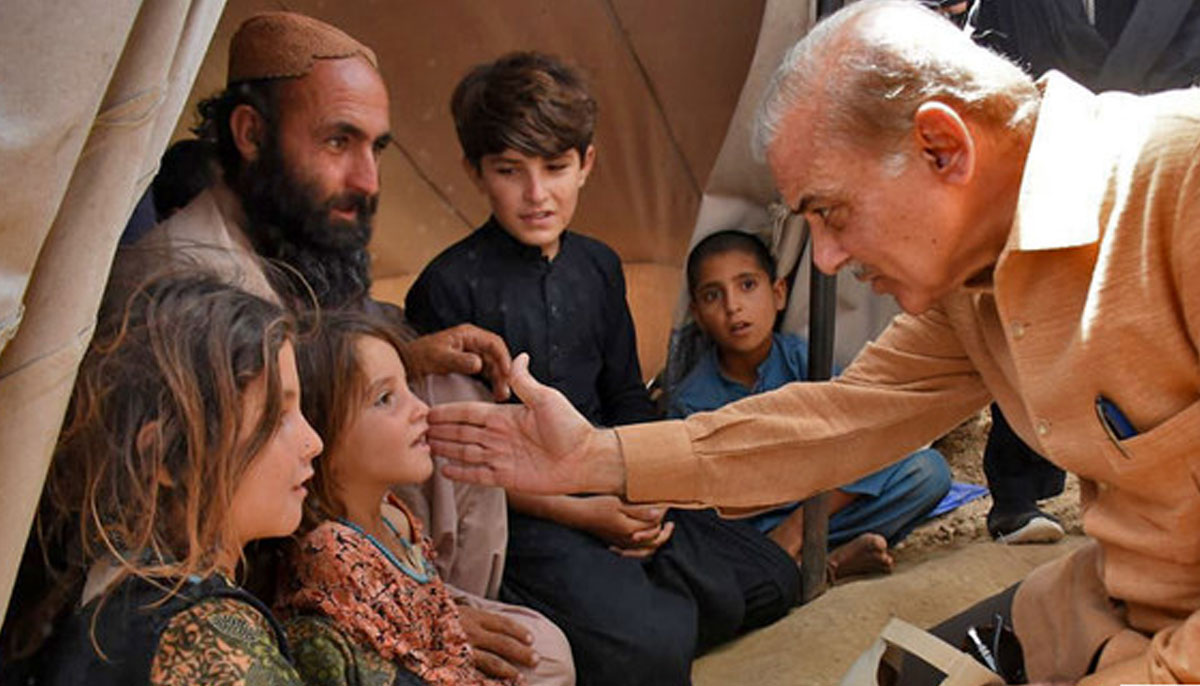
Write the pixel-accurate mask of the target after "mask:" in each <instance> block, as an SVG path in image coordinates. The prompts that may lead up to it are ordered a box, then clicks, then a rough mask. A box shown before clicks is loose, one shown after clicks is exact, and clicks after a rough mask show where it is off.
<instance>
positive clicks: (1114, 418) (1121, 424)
mask: <svg viewBox="0 0 1200 686" xmlns="http://www.w3.org/2000/svg"><path fill="white" fill-rule="evenodd" d="M1096 414H1097V415H1098V416H1099V417H1100V423H1101V424H1103V425H1104V429H1105V430H1106V431H1108V433H1109V435H1110V436H1111V437H1112V438H1113V440H1116V441H1123V440H1125V439H1127V438H1133V437H1134V436H1136V435H1137V433H1138V432H1137V429H1135V428H1134V426H1133V423H1132V422H1130V421H1129V418H1128V417H1126V416H1125V413H1124V412H1122V411H1121V408H1119V407H1117V404H1116V403H1114V402H1113V401H1111V400H1109V399H1108V398H1105V397H1104V396H1102V395H1098V396H1096Z"/></svg>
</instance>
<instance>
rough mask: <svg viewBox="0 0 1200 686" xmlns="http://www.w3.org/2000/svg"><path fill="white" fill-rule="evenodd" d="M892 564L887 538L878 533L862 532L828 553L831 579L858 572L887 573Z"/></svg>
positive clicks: (838, 578) (890, 569) (843, 577)
mask: <svg viewBox="0 0 1200 686" xmlns="http://www.w3.org/2000/svg"><path fill="white" fill-rule="evenodd" d="M893 564H894V561H893V560H892V555H891V553H890V552H888V545H887V539H885V538H884V537H883V536H880V535H879V534H872V533H865V534H862V535H861V536H859V537H858V538H856V539H854V540H852V541H850V542H849V543H845V544H843V545H841V546H838V547H837V548H834V549H833V550H832V551H831V552H830V553H829V575H830V577H831V578H832V580H833V581H839V580H841V579H845V578H846V577H849V576H855V575H858V574H889V573H891V571H892V565H893Z"/></svg>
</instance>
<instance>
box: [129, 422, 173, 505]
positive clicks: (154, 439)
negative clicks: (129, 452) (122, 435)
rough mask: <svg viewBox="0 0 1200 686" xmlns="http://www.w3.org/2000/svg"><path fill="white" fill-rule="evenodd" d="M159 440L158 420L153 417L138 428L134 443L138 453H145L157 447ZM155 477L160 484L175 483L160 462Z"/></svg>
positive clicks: (169, 484) (171, 484)
mask: <svg viewBox="0 0 1200 686" xmlns="http://www.w3.org/2000/svg"><path fill="white" fill-rule="evenodd" d="M159 440H160V437H159V435H158V420H157V419H155V420H154V421H150V422H146V423H145V424H143V425H142V428H140V429H138V432H137V438H135V439H134V441H135V443H134V445H135V446H136V448H137V451H138V453H139V454H142V455H145V454H147V453H149V452H150V451H152V450H154V449H155V448H156V447H157V445H158V442H159ZM155 478H156V479H157V480H158V484H159V485H160V486H165V487H167V488H170V487H171V486H174V485H175V480H174V479H172V478H171V474H170V473H169V472H168V471H167V467H166V465H163V464H160V465H159V466H158V474H156V475H155Z"/></svg>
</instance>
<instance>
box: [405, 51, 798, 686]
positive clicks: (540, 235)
mask: <svg viewBox="0 0 1200 686" xmlns="http://www.w3.org/2000/svg"><path fill="white" fill-rule="evenodd" d="M451 107H452V111H453V114H454V121H455V127H456V129H457V132H458V138H459V142H460V143H461V145H462V148H463V166H464V169H465V170H466V172H467V174H468V176H470V178H471V179H472V181H473V182H474V183H475V185H476V186H477V187H478V188H479V189H480V191H481V192H482V193H484V194H485V195H486V196H487V198H488V201H489V203H490V205H491V208H492V216H491V218H489V219H488V221H487V223H485V224H484V225H483V226H482V227H480V228H479V229H477V230H476V231H475V232H474V233H472V234H471V235H470V236H468V237H467V238H465V239H463V240H462V241H460V242H458V243H456V244H455V245H453V246H451V247H450V248H448V249H447V250H446V251H444V252H443V253H442V254H441V255H439V256H438V257H437V258H435V259H434V260H433V262H431V263H430V264H429V266H428V267H426V268H425V270H424V271H423V272H422V273H421V275H420V277H419V278H418V279H417V281H416V283H414V284H413V287H412V289H411V290H410V291H409V294H408V297H407V299H406V303H405V304H406V314H407V316H408V318H409V321H411V322H412V323H414V324H415V325H416V326H417V327H418V328H419V329H422V330H439V329H443V328H446V327H447V326H451V325H454V324H459V323H463V322H470V323H473V324H476V325H478V326H481V327H483V328H486V329H489V330H491V331H493V332H495V333H497V334H499V335H500V336H501V337H503V338H504V339H505V341H506V342H507V344H508V346H509V349H510V350H511V351H512V352H514V353H518V352H528V353H529V354H530V363H531V364H530V369H531V371H532V372H533V374H534V376H535V377H537V378H538V379H539V380H541V381H542V382H544V383H547V384H549V385H551V386H554V387H555V388H557V389H558V390H560V391H562V392H563V394H564V395H566V396H567V398H568V399H570V400H571V402H572V403H573V404H574V405H575V406H576V407H577V408H578V409H579V410H580V412H582V413H583V414H584V415H585V416H587V417H588V419H590V420H591V421H592V422H593V423H596V424H599V425H606V426H612V425H617V424H625V423H630V422H639V421H648V420H651V419H654V418H655V417H654V413H653V407H652V405H651V402H650V399H649V396H648V394H647V393H646V390H645V386H644V385H643V384H642V374H641V369H640V367H639V365H638V360H637V346H636V343H635V336H634V331H633V320H632V317H631V316H630V314H629V307H628V305H627V304H626V301H625V281H624V277H623V274H622V271H621V263H620V259H619V258H618V257H617V255H616V253H614V252H613V251H612V250H611V249H610V248H609V247H608V246H606V245H604V244H603V243H601V242H599V241H597V240H594V239H592V238H588V237H586V236H582V235H580V234H577V233H574V232H571V231H568V230H567V226H568V225H569V224H570V222H571V218H572V216H573V214H574V212H575V206H576V202H577V200H578V196H579V191H580V189H581V188H582V187H583V185H584V184H585V183H586V181H587V177H588V175H589V173H590V172H591V170H592V166H593V164H594V161H595V157H596V151H595V147H594V146H593V145H592V132H593V130H594V124H595V116H596V104H595V101H594V100H593V99H592V97H591V95H590V93H589V92H588V90H587V88H586V87H585V86H584V84H583V82H582V80H581V79H580V77H579V75H578V74H577V73H576V72H575V71H574V70H572V69H571V68H569V67H567V66H566V65H564V64H562V63H561V62H559V61H558V60H556V59H554V58H552V57H548V56H545V55H540V54H536V53H513V54H510V55H506V56H504V57H501V58H500V59H499V60H497V61H496V62H493V63H489V64H485V65H481V66H479V67H476V68H475V69H474V70H472V71H471V72H470V73H469V74H468V75H467V76H466V77H465V78H464V79H463V80H462V81H461V82H460V83H459V85H458V87H457V88H456V89H455V92H454V96H453V99H452V104H451ZM509 505H510V517H509V544H508V555H507V560H506V568H505V574H504V583H503V586H502V588H501V597H502V598H503V599H504V600H506V601H508V602H517V603H521V604H525V605H528V606H530V607H533V608H535V609H537V610H539V611H541V612H542V613H543V614H545V615H546V616H547V617H549V618H550V619H551V620H553V621H554V622H555V623H556V624H558V625H559V627H560V628H561V629H562V630H563V632H564V633H566V635H567V638H568V639H569V640H570V642H571V647H572V653H573V655H574V659H575V666H576V674H577V678H578V683H580V684H614V683H620V684H655V685H670V684H686V683H690V672H691V661H692V658H693V657H694V656H695V654H696V653H697V652H699V651H700V650H703V649H705V648H707V647H710V646H712V645H715V644H716V643H719V642H721V641H724V640H727V639H728V638H731V637H733V636H734V635H736V634H737V633H739V632H740V631H744V630H747V629H750V628H754V627H757V626H762V625H764V624H767V623H770V622H772V621H774V620H776V619H778V618H779V617H782V616H783V615H784V614H786V613H787V611H788V609H789V608H790V607H791V605H792V604H794V602H795V601H796V597H797V595H798V587H799V578H798V574H797V570H796V566H795V563H794V562H792V561H791V559H790V558H789V557H788V556H787V555H786V554H783V553H782V551H780V550H779V549H778V548H777V547H776V546H774V544H772V543H771V542H770V541H769V540H767V539H766V537H764V536H762V535H761V534H759V533H758V532H757V531H756V530H754V529H752V528H751V527H749V526H748V525H745V524H744V523H741V522H728V521H725V520H722V519H720V518H718V517H717V516H716V515H715V514H713V513H711V512H678V511H669V510H668V509H667V508H666V507H663V506H659V505H629V504H626V503H623V502H621V501H620V500H619V499H617V498H615V497H612V496H597V497H571V496H531V495H528V494H521V493H512V492H510V493H509Z"/></svg>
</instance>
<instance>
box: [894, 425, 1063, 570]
mask: <svg viewBox="0 0 1200 686" xmlns="http://www.w3.org/2000/svg"><path fill="white" fill-rule="evenodd" d="M991 425H992V418H991V415H990V414H989V412H988V411H987V410H986V409H985V410H984V411H983V412H981V413H979V415H978V416H976V417H975V418H973V419H970V420H968V421H966V422H964V423H963V424H962V425H961V426H959V427H958V428H956V429H954V430H953V431H951V432H950V433H949V434H947V435H946V436H945V437H943V438H942V439H941V440H939V441H937V442H936V443H934V447H935V448H937V449H938V450H940V451H941V453H942V455H945V456H946V461H947V462H948V463H949V464H950V471H951V473H953V475H954V480H955V481H961V482H965V483H971V484H980V485H983V486H986V485H987V482H986V480H985V479H984V476H983V446H984V444H985V443H986V442H987V433H988V429H990V428H991ZM991 507H992V498H991V496H984V497H982V498H979V499H977V500H973V501H971V502H969V503H967V504H966V505H964V506H962V507H960V508H958V509H957V510H954V511H952V512H949V513H947V514H945V515H942V516H941V517H938V518H937V519H934V520H931V521H929V522H926V523H925V524H923V525H921V526H919V527H917V528H916V529H915V530H914V531H913V532H912V533H911V534H910V535H909V536H908V538H906V539H905V540H904V541H902V542H901V543H900V544H899V545H898V546H896V549H895V551H894V555H895V558H896V561H897V563H898V564H902V565H903V564H911V563H915V562H917V561H920V560H921V559H923V558H925V557H927V556H928V555H929V554H930V553H932V552H934V551H937V550H941V549H946V548H957V547H959V546H962V545H965V544H967V543H971V542H974V541H988V540H991V538H990V537H989V536H988V532H987V523H986V517H987V512H988V510H989V509H991ZM1041 507H1042V509H1043V510H1045V511H1046V512H1048V513H1050V514H1052V515H1054V516H1056V517H1058V518H1059V519H1060V520H1061V521H1062V523H1063V528H1065V529H1066V531H1067V533H1068V534H1081V533H1082V529H1081V528H1080V524H1079V481H1078V480H1077V479H1076V478H1075V477H1074V475H1071V474H1068V475H1067V484H1066V488H1064V489H1063V492H1062V494H1061V495H1059V496H1056V497H1054V498H1050V499H1048V500H1044V501H1042V503H1041Z"/></svg>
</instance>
